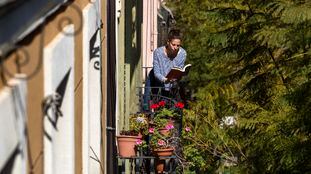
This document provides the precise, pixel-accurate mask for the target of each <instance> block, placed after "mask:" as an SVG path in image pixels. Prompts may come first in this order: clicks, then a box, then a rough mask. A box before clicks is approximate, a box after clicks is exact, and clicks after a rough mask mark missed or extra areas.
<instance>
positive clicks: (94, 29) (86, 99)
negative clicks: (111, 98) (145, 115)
mask: <svg viewBox="0 0 311 174" xmlns="http://www.w3.org/2000/svg"><path fill="white" fill-rule="evenodd" d="M99 7H100V6H99V1H96V2H94V3H90V4H88V5H87V6H86V7H85V8H84V9H83V20H84V25H83V131H82V132H83V133H82V134H83V138H82V141H83V142H82V151H83V152H82V156H83V169H82V170H83V173H84V174H88V173H90V174H99V173H100V163H99V162H98V161H96V160H94V159H97V158H99V159H97V160H100V156H101V155H100V143H101V142H100V140H101V124H100V123H101V121H100V116H101V115H100V114H101V113H100V111H101V89H100V88H101V84H100V68H101V67H100V65H101V63H100V57H101V55H100V50H101V45H100V29H99V27H100V11H99V9H100V8H99Z"/></svg>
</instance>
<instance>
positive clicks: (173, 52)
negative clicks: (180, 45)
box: [165, 45, 179, 60]
mask: <svg viewBox="0 0 311 174" xmlns="http://www.w3.org/2000/svg"><path fill="white" fill-rule="evenodd" d="M165 48H166V54H167V57H168V58H170V59H171V60H172V59H174V58H175V57H176V56H177V53H178V51H179V49H177V50H173V49H172V48H171V47H170V46H169V45H167V46H166V47H165Z"/></svg>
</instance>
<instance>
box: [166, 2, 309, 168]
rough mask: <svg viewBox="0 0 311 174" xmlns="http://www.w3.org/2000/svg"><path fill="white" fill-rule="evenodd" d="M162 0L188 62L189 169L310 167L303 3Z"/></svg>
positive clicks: (305, 12)
mask: <svg viewBox="0 0 311 174" xmlns="http://www.w3.org/2000/svg"><path fill="white" fill-rule="evenodd" d="M167 2H168V5H169V6H170V8H172V9H173V13H174V15H175V18H176V21H177V27H179V28H180V29H182V32H183V34H184V40H183V47H184V48H185V49H186V50H187V52H188V57H187V59H188V61H189V62H190V63H191V64H192V65H193V67H192V70H191V72H190V74H189V76H190V79H191V84H189V85H190V87H191V88H192V89H195V98H196V99H195V101H193V102H192V103H191V105H190V110H188V111H187V112H186V113H185V116H184V119H185V122H186V123H187V124H189V126H191V127H192V128H193V137H192V138H191V139H187V140H189V141H185V146H184V152H185V154H184V155H185V157H186V158H187V160H188V161H189V162H190V168H192V169H193V170H195V171H197V173H206V172H216V171H219V170H221V169H223V168H225V167H227V166H230V168H231V169H232V170H234V171H235V173H311V160H310V159H311V138H310V135H311V114H310V113H311V112H310V111H311V79H310V78H311V62H310V58H311V1H309V0H270V1H264V0H252V1H247V0H182V1H181V0H167ZM228 116H231V117H228ZM227 118H233V119H234V124H233V125H232V124H226V123H225V120H226V119H227Z"/></svg>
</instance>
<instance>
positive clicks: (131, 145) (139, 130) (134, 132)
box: [116, 113, 148, 157]
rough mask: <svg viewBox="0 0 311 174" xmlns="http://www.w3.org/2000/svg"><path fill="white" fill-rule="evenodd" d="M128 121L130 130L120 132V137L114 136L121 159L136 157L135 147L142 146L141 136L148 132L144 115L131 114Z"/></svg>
mask: <svg viewBox="0 0 311 174" xmlns="http://www.w3.org/2000/svg"><path fill="white" fill-rule="evenodd" d="M129 121H130V126H129V127H130V130H122V131H121V132H120V135H118V136H116V137H117V144H118V151H119V155H120V156H121V157H132V156H136V152H137V146H141V145H142V142H143V141H142V136H143V135H144V134H145V133H146V132H147V130H148V121H147V117H146V116H145V115H144V114H141V113H139V114H132V115H131V116H130V120H129Z"/></svg>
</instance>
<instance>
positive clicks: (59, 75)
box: [44, 25, 75, 174]
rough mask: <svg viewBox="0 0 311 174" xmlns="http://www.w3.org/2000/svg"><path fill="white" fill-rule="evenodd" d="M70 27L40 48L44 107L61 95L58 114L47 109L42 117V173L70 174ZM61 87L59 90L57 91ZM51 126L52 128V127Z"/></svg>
mask: <svg viewBox="0 0 311 174" xmlns="http://www.w3.org/2000/svg"><path fill="white" fill-rule="evenodd" d="M73 32H74V26H73V25H67V26H66V27H64V29H63V32H62V33H59V34H58V35H57V36H56V37H55V38H54V39H53V40H52V41H51V43H49V44H48V45H47V46H46V47H45V48H44V95H45V97H46V98H45V99H47V100H46V102H47V103H54V104H55V101H54V102H49V101H52V98H51V96H54V97H55V95H54V94H55V93H56V92H58V93H60V94H61V95H63V96H62V97H61V98H60V99H59V100H56V102H60V103H59V104H61V105H60V106H59V110H60V111H61V112H62V116H59V114H56V113H55V109H56V108H55V107H54V108H53V106H56V105H53V104H50V105H47V106H49V107H47V108H46V109H47V112H48V115H45V116H44V131H45V133H44V173H45V174H74V172H75V171H74V168H75V167H74V159H75V155H74V149H75V148H74V147H75V145H74V122H75V121H74V38H73V37H72V36H71V35H66V34H65V33H73ZM61 86H62V87H61ZM53 124H55V125H54V126H53Z"/></svg>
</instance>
